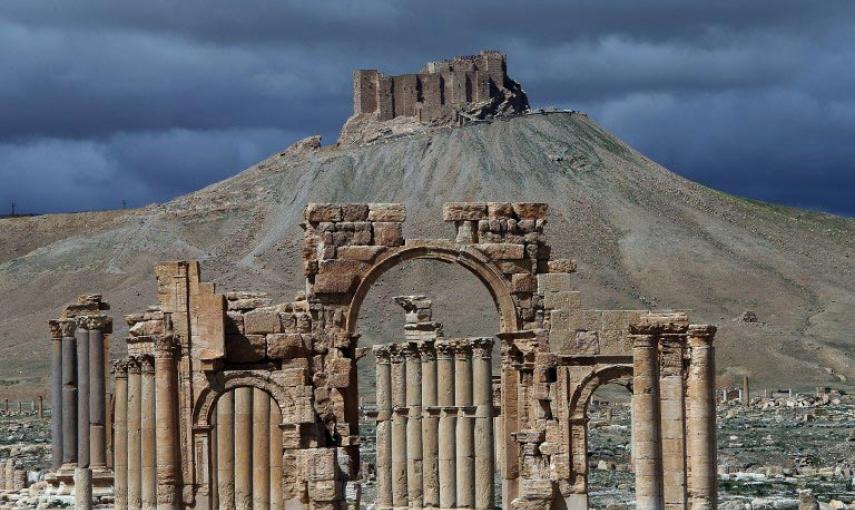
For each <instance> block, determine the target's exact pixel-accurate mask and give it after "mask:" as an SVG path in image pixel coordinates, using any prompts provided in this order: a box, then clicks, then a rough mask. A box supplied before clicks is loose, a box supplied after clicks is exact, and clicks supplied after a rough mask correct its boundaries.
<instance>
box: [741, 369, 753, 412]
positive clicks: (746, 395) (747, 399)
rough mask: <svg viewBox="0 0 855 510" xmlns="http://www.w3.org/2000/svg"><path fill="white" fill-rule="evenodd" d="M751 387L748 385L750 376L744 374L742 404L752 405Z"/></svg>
mask: <svg viewBox="0 0 855 510" xmlns="http://www.w3.org/2000/svg"><path fill="white" fill-rule="evenodd" d="M750 390H751V388H750V387H749V385H748V376H747V375H744V376H742V405H744V406H746V407H747V406H750V405H751V391H750Z"/></svg>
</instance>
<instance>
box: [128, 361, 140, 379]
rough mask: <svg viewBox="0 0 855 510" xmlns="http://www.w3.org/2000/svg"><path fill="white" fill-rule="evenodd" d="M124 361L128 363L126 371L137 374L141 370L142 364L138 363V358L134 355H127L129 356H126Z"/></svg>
mask: <svg viewBox="0 0 855 510" xmlns="http://www.w3.org/2000/svg"><path fill="white" fill-rule="evenodd" d="M126 361H127V364H128V373H129V374H135V375H139V374H140V372H141V370H142V366H141V365H140V360H139V359H138V358H136V357H129V358H127V360H126Z"/></svg>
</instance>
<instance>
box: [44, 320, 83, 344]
mask: <svg viewBox="0 0 855 510" xmlns="http://www.w3.org/2000/svg"><path fill="white" fill-rule="evenodd" d="M48 324H49V325H50V336H51V338H53V339H54V340H62V337H71V336H74V330H76V329H77V320H75V319H55V320H52V321H48Z"/></svg>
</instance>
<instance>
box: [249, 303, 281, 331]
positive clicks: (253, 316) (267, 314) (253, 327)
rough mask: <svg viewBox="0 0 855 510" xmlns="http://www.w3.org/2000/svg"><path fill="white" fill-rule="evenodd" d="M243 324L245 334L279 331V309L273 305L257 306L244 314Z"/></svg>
mask: <svg viewBox="0 0 855 510" xmlns="http://www.w3.org/2000/svg"><path fill="white" fill-rule="evenodd" d="M243 324H244V330H245V331H246V334H247V335H265V334H267V333H280V332H281V323H280V321H279V310H278V309H277V308H275V307H267V308H258V309H256V310H252V311H251V312H248V313H246V314H244V316H243Z"/></svg>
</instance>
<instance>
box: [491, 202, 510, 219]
mask: <svg viewBox="0 0 855 510" xmlns="http://www.w3.org/2000/svg"><path fill="white" fill-rule="evenodd" d="M487 217H488V218H489V219H491V220H510V219H513V217H514V206H513V205H511V203H510V202H487Z"/></svg>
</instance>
